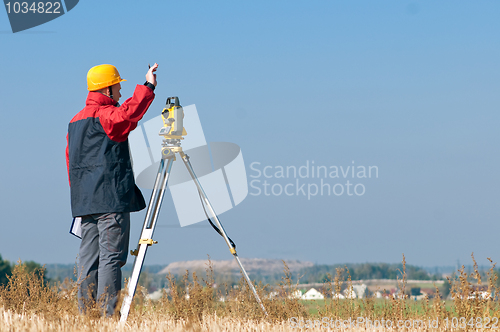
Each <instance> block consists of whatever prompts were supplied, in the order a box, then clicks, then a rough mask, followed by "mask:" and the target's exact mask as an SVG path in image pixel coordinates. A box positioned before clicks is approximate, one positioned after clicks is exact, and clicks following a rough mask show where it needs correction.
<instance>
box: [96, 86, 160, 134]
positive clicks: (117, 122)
mask: <svg viewBox="0 0 500 332" xmlns="http://www.w3.org/2000/svg"><path fill="white" fill-rule="evenodd" d="M154 97H155V94H154V92H153V90H151V89H150V88H148V87H147V86H144V85H137V86H136V87H135V91H134V95H133V96H132V97H131V98H129V99H127V100H126V101H125V102H124V103H123V104H122V105H121V106H119V107H115V106H112V105H107V106H101V107H100V109H99V111H98V117H99V121H100V123H101V125H102V128H103V129H104V131H105V132H106V134H107V135H108V137H109V138H110V139H111V140H112V141H115V142H123V141H125V140H126V139H127V137H128V134H129V133H130V132H131V131H132V130H134V129H135V128H136V127H137V123H138V122H139V120H141V119H142V117H143V116H144V114H146V111H147V110H148V108H149V106H150V105H151V103H152V102H153V99H154Z"/></svg>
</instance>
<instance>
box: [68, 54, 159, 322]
mask: <svg viewBox="0 0 500 332" xmlns="http://www.w3.org/2000/svg"><path fill="white" fill-rule="evenodd" d="M157 68H158V64H156V63H155V65H154V66H153V67H151V68H150V69H149V71H148V72H147V74H146V83H144V85H137V86H136V88H135V91H134V95H133V96H132V98H129V99H127V100H126V101H125V102H124V103H123V104H122V105H121V106H120V104H118V101H119V100H120V97H121V94H120V89H121V85H120V83H121V82H123V81H125V80H124V79H122V78H121V76H120V74H119V73H118V70H117V69H116V68H115V67H114V66H112V65H100V66H96V67H93V68H91V69H90V70H89V72H88V74H87V86H88V90H89V94H88V96H87V101H86V106H85V108H84V109H83V110H82V111H80V112H79V113H78V114H77V115H76V116H75V117H74V118H73V119H72V120H71V122H70V124H69V126H68V136H67V140H68V146H67V148H66V162H67V166H68V173H69V181H70V188H71V209H72V213H73V217H81V235H82V242H81V245H80V253H79V264H78V273H79V282H81V284H80V287H79V290H78V303H79V308H80V311H81V312H86V309H88V308H89V307H90V306H92V305H93V304H94V303H95V301H98V303H99V305H100V309H101V311H104V312H103V314H106V315H107V316H111V315H113V314H114V311H115V308H116V302H117V293H118V291H120V290H121V267H122V266H123V265H125V263H126V260H127V254H128V243H129V233H130V212H135V211H139V210H142V209H144V208H145V207H146V204H145V202H144V198H143V196H142V194H141V192H140V190H139V188H137V186H136V185H135V181H134V174H133V171H132V163H131V160H130V151H129V146H128V135H129V133H130V132H131V131H132V130H134V129H135V128H136V127H137V123H138V122H139V120H141V119H142V117H143V116H144V114H145V113H146V111H147V110H148V108H149V106H150V105H151V103H152V102H153V99H154V97H155V94H154V92H153V91H154V89H155V87H156V74H154V72H155V71H156V69H157Z"/></svg>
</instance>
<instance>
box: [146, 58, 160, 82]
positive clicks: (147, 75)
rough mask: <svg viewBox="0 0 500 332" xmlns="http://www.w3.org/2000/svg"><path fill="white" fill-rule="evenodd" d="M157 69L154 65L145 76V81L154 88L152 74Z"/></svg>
mask: <svg viewBox="0 0 500 332" xmlns="http://www.w3.org/2000/svg"><path fill="white" fill-rule="evenodd" d="M157 68H158V64H157V63H155V64H154V66H153V67H151V68H149V70H148V73H147V74H146V81H148V82H149V83H151V84H153V85H154V86H156V74H153V73H154V72H155V71H156V69H157Z"/></svg>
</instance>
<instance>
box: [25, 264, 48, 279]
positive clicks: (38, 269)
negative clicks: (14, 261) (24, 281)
mask: <svg viewBox="0 0 500 332" xmlns="http://www.w3.org/2000/svg"><path fill="white" fill-rule="evenodd" d="M22 264H24V265H25V266H26V272H29V273H35V274H36V275H37V276H39V277H41V276H43V280H44V281H45V282H47V281H48V279H47V277H46V269H45V267H44V266H42V265H40V264H38V263H37V262H34V261H26V262H24V263H22Z"/></svg>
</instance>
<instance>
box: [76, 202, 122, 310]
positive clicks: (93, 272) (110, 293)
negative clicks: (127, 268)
mask: <svg viewBox="0 0 500 332" xmlns="http://www.w3.org/2000/svg"><path fill="white" fill-rule="evenodd" d="M129 236H130V213H128V212H127V213H104V214H92V215H88V216H83V217H82V243H81V245H80V254H79V263H78V273H79V278H78V279H79V282H80V287H79V289H78V307H79V309H80V312H82V313H85V312H86V311H87V309H88V308H90V307H91V306H93V305H95V303H96V301H97V304H98V306H99V309H100V311H101V314H105V315H106V316H111V315H113V314H114V312H115V307H116V302H117V295H118V292H119V291H120V290H121V285H122V271H121V267H122V266H123V265H125V263H126V262H127V255H128V243H129Z"/></svg>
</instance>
